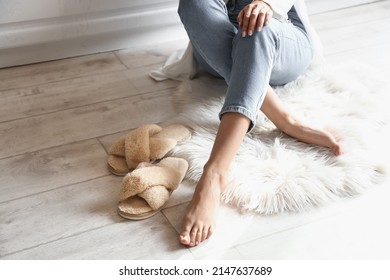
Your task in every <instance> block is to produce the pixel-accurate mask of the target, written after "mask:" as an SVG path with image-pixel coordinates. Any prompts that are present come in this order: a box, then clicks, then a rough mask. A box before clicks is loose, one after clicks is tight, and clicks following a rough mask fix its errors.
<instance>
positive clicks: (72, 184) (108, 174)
mask: <svg viewBox="0 0 390 280" xmlns="http://www.w3.org/2000/svg"><path fill="white" fill-rule="evenodd" d="M108 176H113V175H112V174H111V173H109V171H108V170H107V174H105V175H101V176H97V177H93V178H90V179H87V180H84V181H79V182H73V183H70V184H66V185H62V186H57V187H55V188H52V189H50V190H44V191H40V192H37V193H32V194H29V195H25V196H20V197H17V198H13V199H9V200H5V201H0V206H1V205H2V204H5V203H9V202H13V201H16V200H20V199H25V198H28V197H33V196H38V195H41V194H44V193H48V192H52V191H57V190H60V189H63V188H68V187H71V186H77V185H81V184H84V183H87V182H90V181H93V180H98V179H101V178H105V177H108Z"/></svg>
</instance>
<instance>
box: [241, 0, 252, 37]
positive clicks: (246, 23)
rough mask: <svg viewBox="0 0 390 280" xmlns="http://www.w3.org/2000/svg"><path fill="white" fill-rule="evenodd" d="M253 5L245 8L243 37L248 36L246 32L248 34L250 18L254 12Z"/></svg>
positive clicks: (242, 26) (242, 27)
mask: <svg viewBox="0 0 390 280" xmlns="http://www.w3.org/2000/svg"><path fill="white" fill-rule="evenodd" d="M252 9H253V6H252V5H248V6H246V7H245V8H244V10H243V19H242V25H241V29H242V37H246V34H248V27H249V20H250V16H251V13H252Z"/></svg>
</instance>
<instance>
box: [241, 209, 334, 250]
mask: <svg viewBox="0 0 390 280" xmlns="http://www.w3.org/2000/svg"><path fill="white" fill-rule="evenodd" d="M340 214H341V213H336V214H333V215H330V216H325V217H319V218H316V219H315V220H312V221H309V222H304V223H302V224H299V225H294V226H292V227H286V228H284V229H282V230H277V231H274V232H271V233H267V234H264V235H262V236H260V237H255V238H249V239H247V240H245V242H241V243H236V244H234V245H233V246H234V247H238V246H242V245H246V244H249V243H251V242H253V241H256V240H260V239H264V238H268V237H271V236H273V235H277V234H279V233H283V232H287V231H290V230H294V229H298V228H302V227H304V226H307V225H311V224H315V223H317V222H320V221H323V220H326V219H331V218H333V217H335V216H337V215H340Z"/></svg>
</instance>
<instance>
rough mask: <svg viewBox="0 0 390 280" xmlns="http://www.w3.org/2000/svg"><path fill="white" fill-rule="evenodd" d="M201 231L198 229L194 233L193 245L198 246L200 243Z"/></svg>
mask: <svg viewBox="0 0 390 280" xmlns="http://www.w3.org/2000/svg"><path fill="white" fill-rule="evenodd" d="M202 235H203V229H199V230H198V232H197V233H196V239H195V245H199V244H200V242H202V241H203V240H202Z"/></svg>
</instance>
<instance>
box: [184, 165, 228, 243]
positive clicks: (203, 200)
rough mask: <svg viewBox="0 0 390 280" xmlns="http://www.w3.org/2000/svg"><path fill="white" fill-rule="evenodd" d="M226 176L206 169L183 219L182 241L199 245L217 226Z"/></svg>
mask: <svg viewBox="0 0 390 280" xmlns="http://www.w3.org/2000/svg"><path fill="white" fill-rule="evenodd" d="M224 177H225V176H224V175H220V173H214V172H210V171H205V172H204V173H203V175H202V177H201V179H200V180H199V182H198V185H197V186H196V189H195V193H194V196H193V197H192V201H191V203H190V205H189V207H188V209H187V213H186V215H185V217H184V219H183V226H182V231H181V233H180V237H179V239H180V243H182V244H183V245H187V246H190V247H193V246H197V245H199V244H200V243H201V242H203V241H204V240H206V239H208V238H209V237H210V236H211V235H212V233H213V231H214V227H215V215H216V212H217V210H218V207H219V202H220V196H221V192H222V189H223V187H224V184H225V178H224Z"/></svg>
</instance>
